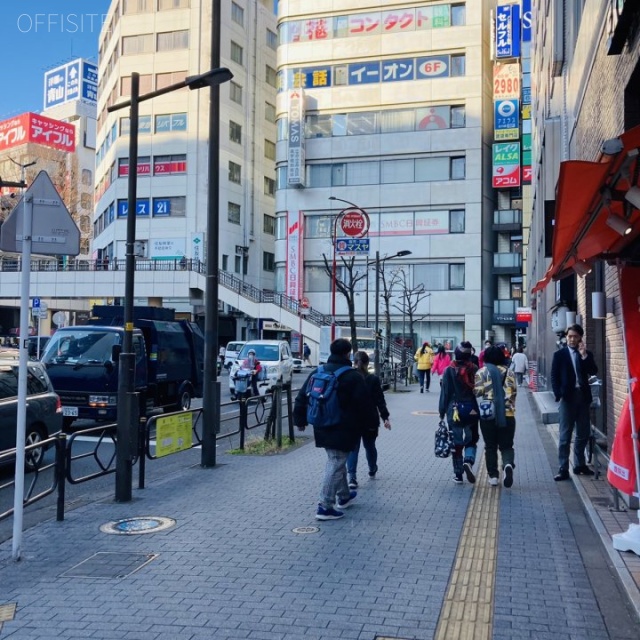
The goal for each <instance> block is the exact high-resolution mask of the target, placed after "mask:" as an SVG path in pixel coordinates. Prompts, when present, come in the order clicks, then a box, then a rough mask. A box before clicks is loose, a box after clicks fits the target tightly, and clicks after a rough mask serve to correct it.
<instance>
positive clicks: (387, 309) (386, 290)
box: [376, 262, 402, 361]
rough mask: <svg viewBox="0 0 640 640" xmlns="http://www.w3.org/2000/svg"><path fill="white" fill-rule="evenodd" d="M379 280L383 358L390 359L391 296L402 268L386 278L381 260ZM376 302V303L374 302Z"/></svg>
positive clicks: (398, 280) (398, 281) (394, 270)
mask: <svg viewBox="0 0 640 640" xmlns="http://www.w3.org/2000/svg"><path fill="white" fill-rule="evenodd" d="M379 269H380V274H379V278H380V282H381V283H382V291H381V293H380V297H381V298H382V299H383V300H384V320H385V338H386V346H385V359H386V360H387V361H389V360H390V356H391V298H392V297H393V289H394V287H395V286H397V285H398V284H399V283H401V276H400V273H401V272H402V269H393V270H392V271H391V275H390V277H389V278H387V274H386V271H385V270H384V264H383V262H380V266H379ZM376 304H377V303H376Z"/></svg>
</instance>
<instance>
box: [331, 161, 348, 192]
mask: <svg viewBox="0 0 640 640" xmlns="http://www.w3.org/2000/svg"><path fill="white" fill-rule="evenodd" d="M331 184H332V186H334V187H344V186H345V185H346V184H347V165H346V164H344V163H337V164H333V165H331Z"/></svg>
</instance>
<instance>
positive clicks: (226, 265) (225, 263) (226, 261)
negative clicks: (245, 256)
mask: <svg viewBox="0 0 640 640" xmlns="http://www.w3.org/2000/svg"><path fill="white" fill-rule="evenodd" d="M222 270H223V271H229V256H228V255H226V254H222Z"/></svg>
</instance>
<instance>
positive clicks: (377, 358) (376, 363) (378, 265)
mask: <svg viewBox="0 0 640 640" xmlns="http://www.w3.org/2000/svg"><path fill="white" fill-rule="evenodd" d="M409 255H411V251H409V250H408V249H404V250H403V251H398V253H395V254H394V255H392V256H386V257H384V258H382V259H380V252H379V251H376V259H375V260H373V261H371V262H369V261H368V262H367V268H369V265H370V264H375V265H376V315H375V324H374V329H373V331H374V334H375V351H374V352H373V367H374V371H375V374H376V375H377V376H379V375H380V336H379V333H380V271H381V269H382V267H383V266H384V263H385V262H386V261H387V260H392V259H393V258H402V257H403V256H409ZM367 282H368V279H367ZM368 296H369V291H367V297H368ZM388 339H389V336H387V340H388Z"/></svg>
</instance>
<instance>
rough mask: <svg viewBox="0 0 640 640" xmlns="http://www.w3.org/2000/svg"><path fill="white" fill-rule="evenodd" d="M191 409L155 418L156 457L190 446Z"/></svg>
mask: <svg viewBox="0 0 640 640" xmlns="http://www.w3.org/2000/svg"><path fill="white" fill-rule="evenodd" d="M192 425H193V411H184V412H183V413H176V414H174V415H170V416H162V417H160V418H158V419H157V420H156V457H158V458H161V457H162V456H168V455H169V454H171V453H177V452H178V451H184V450H186V449H190V448H191V429H192Z"/></svg>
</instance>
